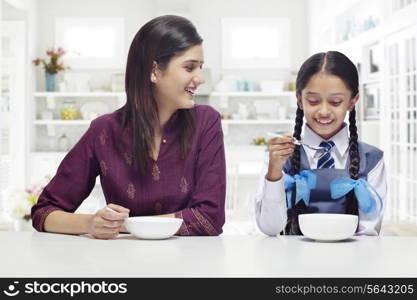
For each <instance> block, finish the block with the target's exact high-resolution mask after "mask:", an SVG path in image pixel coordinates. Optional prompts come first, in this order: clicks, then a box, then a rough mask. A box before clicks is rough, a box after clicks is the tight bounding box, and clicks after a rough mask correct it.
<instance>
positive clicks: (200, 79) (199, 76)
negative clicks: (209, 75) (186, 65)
mask: <svg viewBox="0 0 417 300" xmlns="http://www.w3.org/2000/svg"><path fill="white" fill-rule="evenodd" d="M194 82H195V83H196V84H197V85H200V84H203V83H204V82H206V79H205V77H204V72H203V70H202V69H199V70H198V71H197V74H196V75H195V76H194Z"/></svg>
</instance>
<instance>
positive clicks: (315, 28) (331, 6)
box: [307, 0, 359, 55]
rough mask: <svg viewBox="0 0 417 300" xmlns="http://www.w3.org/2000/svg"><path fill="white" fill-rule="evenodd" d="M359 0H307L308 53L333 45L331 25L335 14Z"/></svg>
mask: <svg viewBox="0 0 417 300" xmlns="http://www.w3.org/2000/svg"><path fill="white" fill-rule="evenodd" d="M358 1H359V0H343V1H338V2H337V5H335V1H333V0H309V1H307V12H308V13H307V15H308V35H309V36H310V37H311V38H310V43H309V51H308V55H311V54H314V53H316V52H321V51H328V50H331V49H329V47H332V46H333V31H332V29H333V27H334V25H335V23H336V22H337V19H336V18H337V16H338V15H340V14H341V13H343V12H344V11H346V10H347V9H348V8H349V7H351V6H352V5H354V4H356V3H357V2H358Z"/></svg>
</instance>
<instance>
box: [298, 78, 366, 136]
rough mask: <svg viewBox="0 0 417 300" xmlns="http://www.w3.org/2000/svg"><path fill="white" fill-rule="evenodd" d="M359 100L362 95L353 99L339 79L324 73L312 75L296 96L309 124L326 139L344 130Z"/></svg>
mask: <svg viewBox="0 0 417 300" xmlns="http://www.w3.org/2000/svg"><path fill="white" fill-rule="evenodd" d="M358 98H359V95H356V96H355V97H354V98H352V92H351V91H350V90H349V89H348V88H347V87H346V85H345V83H344V82H343V81H342V80H341V79H340V78H339V77H337V76H334V75H329V74H325V73H322V72H320V73H317V74H315V75H313V76H312V77H311V78H310V80H309V81H308V83H307V85H306V87H305V88H304V89H303V90H302V92H301V95H297V100H298V105H299V107H300V108H301V109H302V110H303V111H304V117H305V119H306V121H307V125H308V126H309V127H310V128H311V129H312V130H313V131H314V132H315V133H317V134H318V135H319V136H321V137H322V138H323V139H326V140H327V139H330V138H331V137H332V136H334V135H335V134H336V133H337V132H338V131H339V130H340V129H341V128H342V124H343V121H344V119H345V117H346V113H347V112H348V111H351V110H352V109H353V108H354V106H355V104H356V102H357V101H358Z"/></svg>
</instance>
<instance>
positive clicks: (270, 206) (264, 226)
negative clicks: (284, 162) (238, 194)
mask: <svg viewBox="0 0 417 300" xmlns="http://www.w3.org/2000/svg"><path fill="white" fill-rule="evenodd" d="M275 173H276V172H275ZM275 173H272V174H274V175H275V176H276V174H275ZM271 177H272V176H271V168H270V167H269V154H268V152H266V154H265V159H264V165H263V168H262V172H261V176H260V178H259V183H258V189H257V192H256V199H255V205H256V206H255V214H256V223H257V224H258V227H259V229H260V230H261V231H262V232H263V233H264V234H266V235H270V236H276V235H278V234H279V233H280V232H281V231H283V230H284V228H285V225H286V224H287V203H286V195H285V188H284V176H283V172H282V171H281V174H279V175H278V176H277V177H278V178H279V179H278V180H276V181H273V179H274V178H271Z"/></svg>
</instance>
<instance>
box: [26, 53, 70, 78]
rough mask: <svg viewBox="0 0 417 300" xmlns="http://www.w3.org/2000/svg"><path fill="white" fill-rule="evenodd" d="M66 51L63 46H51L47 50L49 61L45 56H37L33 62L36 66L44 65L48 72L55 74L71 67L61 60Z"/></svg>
mask: <svg viewBox="0 0 417 300" xmlns="http://www.w3.org/2000/svg"><path fill="white" fill-rule="evenodd" d="M65 53H66V51H65V50H64V49H63V48H61V47H58V49H56V50H55V48H50V49H48V50H46V55H47V56H48V57H49V61H46V59H43V58H36V59H34V60H33V64H34V65H35V66H39V65H42V66H43V68H44V69H45V72H46V73H47V74H49V75H54V74H56V73H58V72H60V71H65V70H68V69H70V67H68V66H65V65H64V64H63V63H62V62H60V61H59V60H60V58H61V57H62V56H63V55H64V54H65Z"/></svg>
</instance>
